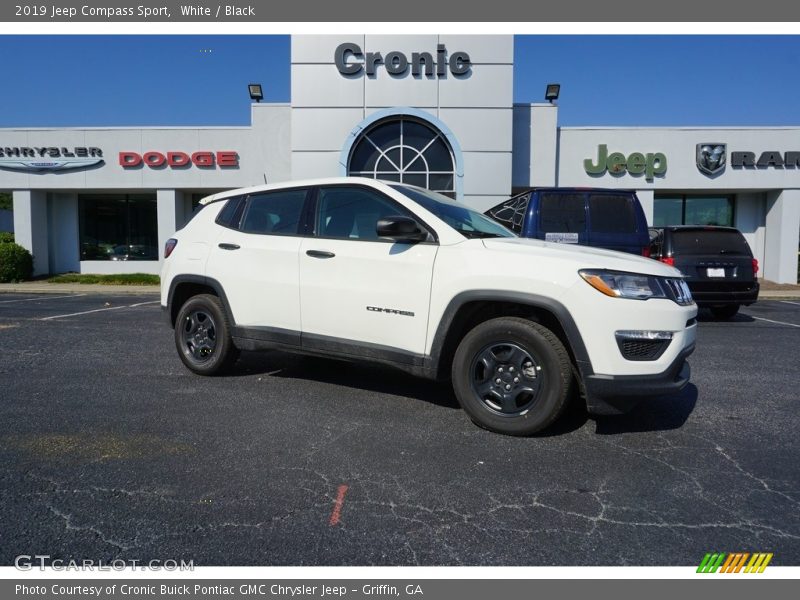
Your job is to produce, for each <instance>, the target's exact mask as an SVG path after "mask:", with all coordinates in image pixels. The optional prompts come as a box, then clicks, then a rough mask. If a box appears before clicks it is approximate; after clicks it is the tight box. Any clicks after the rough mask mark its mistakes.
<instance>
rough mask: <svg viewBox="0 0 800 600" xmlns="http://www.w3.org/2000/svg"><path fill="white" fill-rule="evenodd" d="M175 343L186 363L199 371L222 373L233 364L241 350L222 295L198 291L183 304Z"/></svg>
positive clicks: (194, 370) (202, 372) (178, 319)
mask: <svg viewBox="0 0 800 600" xmlns="http://www.w3.org/2000/svg"><path fill="white" fill-rule="evenodd" d="M175 346H176V347H177V349H178V356H180V357H181V360H182V361H183V364H184V365H186V366H187V367H188V368H189V370H191V371H193V372H195V373H197V374H198V375H215V374H218V373H223V372H225V371H227V370H229V369H230V367H232V366H233V363H235V362H236V359H237V358H238V357H239V350H238V349H237V348H236V346H234V345H233V339H231V327H230V324H229V323H228V318H227V316H226V314H225V309H224V308H223V306H222V302H220V299H219V298H217V297H216V296H212V295H211V294H199V295H197V296H192V297H191V298H189V299H188V300H187V301H186V302H185V303H184V305H183V306H181V309H180V311H178V317H177V318H176V319H175Z"/></svg>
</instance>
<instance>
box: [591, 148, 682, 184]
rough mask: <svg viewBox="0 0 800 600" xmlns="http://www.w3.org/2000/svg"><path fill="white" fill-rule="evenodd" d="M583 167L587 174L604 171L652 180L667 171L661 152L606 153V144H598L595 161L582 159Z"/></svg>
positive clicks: (665, 158) (599, 173)
mask: <svg viewBox="0 0 800 600" xmlns="http://www.w3.org/2000/svg"><path fill="white" fill-rule="evenodd" d="M583 168H584V170H585V171H586V172H587V173H588V174H589V175H603V174H604V173H605V172H606V171H608V172H609V173H611V174H612V175H624V174H625V173H626V172H628V173H630V174H631V175H641V174H642V173H644V178H645V179H646V180H647V181H653V177H655V176H656V175H659V176H660V175H663V174H664V173H666V172H667V157H666V156H665V155H664V153H663V152H648V153H647V154H642V153H641V152H631V153H630V154H629V155H628V156H625V155H624V154H623V153H622V152H612V153H611V154H609V153H608V146H606V145H605V144H600V145H599V146H598V147H597V161H596V162H594V161H592V159H591V158H587V159H586V160H584V161H583Z"/></svg>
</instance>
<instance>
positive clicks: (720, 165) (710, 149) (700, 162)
mask: <svg viewBox="0 0 800 600" xmlns="http://www.w3.org/2000/svg"><path fill="white" fill-rule="evenodd" d="M696 161H697V168H698V169H700V172H701V173H705V174H706V175H711V176H714V175H716V174H717V173H722V171H724V170H725V163H726V144H717V143H710V144H709V143H707V144H697V151H696Z"/></svg>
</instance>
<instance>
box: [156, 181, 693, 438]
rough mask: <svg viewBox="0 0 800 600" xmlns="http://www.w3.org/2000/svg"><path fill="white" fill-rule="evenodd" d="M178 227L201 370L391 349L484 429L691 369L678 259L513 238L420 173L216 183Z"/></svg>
mask: <svg viewBox="0 0 800 600" xmlns="http://www.w3.org/2000/svg"><path fill="white" fill-rule="evenodd" d="M202 205H203V208H202V210H200V211H199V212H198V213H197V214H196V215H195V216H194V218H193V219H192V220H191V221H190V222H189V223H188V224H187V225H186V226H185V227H184V228H183V229H181V230H180V231H179V232H177V233H176V234H175V237H174V238H172V239H170V240H169V241H168V242H167V246H166V249H165V256H166V260H165V261H164V266H163V270H162V279H161V304H162V307H163V308H164V309H165V312H166V314H167V316H168V318H169V322H170V324H171V325H172V327H173V328H174V331H175V344H176V346H177V350H178V354H179V356H180V358H181V359H182V360H183V362H184V364H185V365H186V366H187V367H188V368H189V369H191V370H192V371H193V372H195V373H198V374H201V375H213V374H215V373H220V372H223V371H224V370H226V369H228V368H230V367H231V366H232V365H233V364H234V363H235V361H236V359H237V357H238V355H239V352H240V351H241V350H261V349H284V350H287V351H291V352H300V353H304V354H314V355H323V356H330V357H333V358H337V359H345V360H350V361H367V362H380V363H385V364H389V365H393V366H395V367H397V368H400V369H403V370H406V371H408V372H410V373H413V374H414V375H419V376H422V377H427V378H431V379H450V380H451V381H452V385H453V389H454V390H455V394H456V396H457V398H458V401H459V402H460V403H461V406H462V407H463V409H464V410H465V411H466V412H467V414H468V415H469V416H470V418H471V419H472V420H473V421H474V422H475V423H476V424H478V425H480V426H481V427H485V428H486V429H489V430H492V431H496V432H500V433H505V434H511V435H528V434H532V433H534V432H537V431H540V430H542V429H544V428H545V427H547V426H548V425H550V424H551V423H553V421H555V420H556V419H557V418H558V416H559V414H560V413H561V412H562V410H563V409H564V407H565V405H566V403H567V400H568V398H569V397H570V395H571V393H572V391H573V390H575V391H576V392H579V393H580V397H581V398H583V399H584V400H585V402H586V406H587V408H588V410H589V412H590V413H593V414H613V413H618V412H623V411H625V410H627V409H629V408H630V407H631V406H632V405H633V404H634V403H635V402H637V401H639V400H641V399H643V398H645V397H647V396H652V395H661V394H668V393H673V392H677V391H679V390H680V389H682V388H683V387H684V386H685V385H686V383H687V382H688V381H689V365H688V363H687V362H686V357H687V356H689V354H691V353H692V351H693V350H694V344H695V335H696V330H697V324H696V316H697V306H696V305H695V303H694V302H693V301H692V297H691V293H690V292H689V289H688V287H687V285H686V283H685V282H684V280H683V277H682V275H681V273H680V272H679V271H678V270H676V269H674V268H673V267H670V266H668V265H665V264H663V263H660V262H657V261H655V260H651V259H649V258H643V257H640V256H634V255H632V254H623V253H620V252H613V251H608V250H601V249H597V248H590V247H585V246H577V245H566V244H556V243H551V242H546V241H540V240H535V239H522V238H518V237H517V236H516V235H514V234H513V233H512V232H511V231H509V230H508V229H506V228H505V227H503V226H502V225H500V224H499V223H496V222H495V221H492V220H491V219H489V218H488V217H486V216H484V215H482V214H480V213H479V212H476V211H474V210H471V209H469V208H467V207H465V206H464V205H463V204H460V203H457V202H454V201H452V200H450V199H449V198H447V197H445V196H442V195H439V194H436V193H433V192H430V191H427V190H425V189H422V188H418V187H413V186H409V185H404V184H396V183H391V182H383V181H376V180H373V179H360V178H335V179H323V180H314V181H298V182H291V183H285V184H281V185H264V186H259V187H252V188H246V189H239V190H233V191H230V192H224V193H220V194H217V195H214V196H210V197H208V198H205V199H204V200H203V201H202Z"/></svg>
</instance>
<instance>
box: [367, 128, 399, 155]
mask: <svg viewBox="0 0 800 600" xmlns="http://www.w3.org/2000/svg"><path fill="white" fill-rule="evenodd" d="M367 136H368V137H369V139H371V140H372V141H373V142H374V143H375V145H376V146H378V148H383V149H386V148H391V147H392V146H396V145H397V144H399V143H400V121H389V122H386V123H383V124H381V125H378V126H377V127H375V128H374V129H370V130H369V131H368V132H367Z"/></svg>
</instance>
